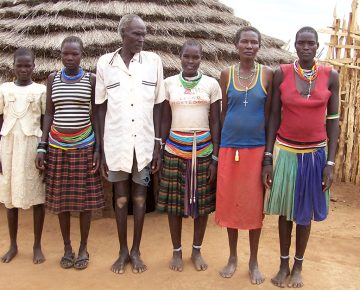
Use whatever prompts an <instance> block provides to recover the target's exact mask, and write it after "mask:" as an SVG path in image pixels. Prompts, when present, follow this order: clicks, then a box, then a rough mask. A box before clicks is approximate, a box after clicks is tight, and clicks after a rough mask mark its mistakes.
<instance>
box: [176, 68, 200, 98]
mask: <svg viewBox="0 0 360 290" xmlns="http://www.w3.org/2000/svg"><path fill="white" fill-rule="evenodd" d="M182 75H183V72H180V74H179V79H180V83H181V85H182V86H183V87H184V89H185V93H189V92H190V91H191V90H192V89H193V88H195V87H196V86H197V84H198V83H199V82H200V80H201V78H202V73H201V72H198V74H197V76H195V77H193V78H188V79H187V80H186V79H184V78H183V76H182Z"/></svg>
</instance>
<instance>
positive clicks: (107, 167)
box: [96, 14, 164, 274]
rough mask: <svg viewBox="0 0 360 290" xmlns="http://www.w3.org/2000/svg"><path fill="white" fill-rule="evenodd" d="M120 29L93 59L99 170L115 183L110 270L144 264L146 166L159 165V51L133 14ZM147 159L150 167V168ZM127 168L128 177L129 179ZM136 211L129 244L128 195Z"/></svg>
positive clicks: (154, 169)
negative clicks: (112, 44) (112, 46)
mask: <svg viewBox="0 0 360 290" xmlns="http://www.w3.org/2000/svg"><path fill="white" fill-rule="evenodd" d="M118 31H119V33H120V36H121V38H122V47H121V48H119V49H117V50H116V51H115V52H112V53H108V54H105V55H103V56H101V57H100V59H99V61H98V64H97V83H96V103H97V104H98V107H99V108H98V119H99V123H100V129H101V138H102V148H103V150H102V162H101V163H102V165H101V171H102V174H103V175H104V176H105V177H106V178H107V179H108V180H109V181H110V182H112V183H113V185H114V194H115V198H114V200H115V216H116V224H117V230H118V236H119V243H120V251H119V257H118V259H117V260H116V261H115V263H114V264H113V265H112V267H111V270H112V271H113V272H114V273H116V274H122V273H124V272H125V267H126V265H127V264H128V263H129V262H131V265H132V270H133V272H134V273H142V272H144V271H146V269H147V267H146V265H145V263H144V262H143V260H142V259H141V257H140V242H141V235H142V229H143V224H144V217H145V211H146V192H147V186H148V185H149V182H150V170H151V172H152V173H156V172H157V171H158V170H159V166H160V142H159V136H160V117H161V115H160V114H161V103H162V102H163V101H164V86H163V66H162V62H161V59H160V57H159V56H158V55H157V54H155V53H153V52H148V51H142V48H143V45H144V39H145V35H146V27H145V24H144V22H143V21H142V19H141V18H140V17H139V16H138V15H135V14H126V15H124V16H123V17H122V18H121V20H120V22H119V27H118ZM150 165H151V168H150ZM130 174H131V175H132V177H131V178H132V182H130V180H129V179H130ZM130 196H131V198H132V202H133V214H134V236H133V244H132V247H131V250H130V252H129V248H128V244H127V215H128V201H129V198H130Z"/></svg>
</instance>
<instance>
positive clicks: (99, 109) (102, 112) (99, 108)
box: [96, 100, 109, 178]
mask: <svg viewBox="0 0 360 290" xmlns="http://www.w3.org/2000/svg"><path fill="white" fill-rule="evenodd" d="M106 111H107V100H106V101H105V102H103V103H102V104H100V105H96V117H97V122H98V124H99V125H98V130H99V133H98V136H99V139H98V140H99V141H100V144H99V145H100V149H101V151H100V152H101V174H102V175H103V176H104V177H105V178H107V176H108V171H109V168H108V167H107V164H106V158H105V151H104V128H105V116H106Z"/></svg>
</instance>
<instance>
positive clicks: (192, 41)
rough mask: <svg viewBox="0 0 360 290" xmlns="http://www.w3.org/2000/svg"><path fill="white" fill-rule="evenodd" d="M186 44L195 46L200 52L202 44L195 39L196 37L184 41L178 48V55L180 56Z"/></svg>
mask: <svg viewBox="0 0 360 290" xmlns="http://www.w3.org/2000/svg"><path fill="white" fill-rule="evenodd" d="M187 46H197V47H198V48H199V50H200V54H202V45H201V43H200V41H198V40H196V39H188V40H186V41H185V42H184V44H183V45H182V46H181V49H180V56H182V54H183V52H184V50H185V48H186V47H187Z"/></svg>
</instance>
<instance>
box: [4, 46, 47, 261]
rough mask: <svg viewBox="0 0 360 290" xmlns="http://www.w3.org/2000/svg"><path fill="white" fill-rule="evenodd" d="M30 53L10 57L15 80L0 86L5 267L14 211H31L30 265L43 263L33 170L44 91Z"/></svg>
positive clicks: (38, 183)
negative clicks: (6, 237) (36, 78)
mask: <svg viewBox="0 0 360 290" xmlns="http://www.w3.org/2000/svg"><path fill="white" fill-rule="evenodd" d="M34 60H35V57H34V53H33V52H32V51H31V50H30V49H27V48H19V49H17V50H16V51H15V53H14V74H15V80H14V81H13V82H7V83H3V84H2V85H0V128H1V136H0V138H1V141H0V202H1V203H3V204H4V205H5V207H6V208H7V220H8V227H9V235H10V248H9V250H8V252H7V253H6V254H5V255H3V256H2V257H1V261H2V262H3V263H9V262H10V261H11V260H12V259H13V258H14V257H15V256H16V254H17V229H18V209H19V208H22V209H28V208H30V207H33V211H34V235H35V240H34V247H33V262H34V264H40V263H42V262H44V261H45V258H44V255H43V253H42V251H41V234H42V229H43V224H44V216H45V212H44V202H45V193H44V184H43V182H42V176H41V174H39V171H38V170H37V169H36V167H35V157H36V154H37V153H36V151H37V146H38V142H39V138H40V137H41V133H42V132H41V129H40V122H41V116H42V114H44V112H45V101H46V87H45V86H44V85H40V84H37V83H34V82H33V81H32V73H33V70H34V67H35V63H34Z"/></svg>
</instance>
